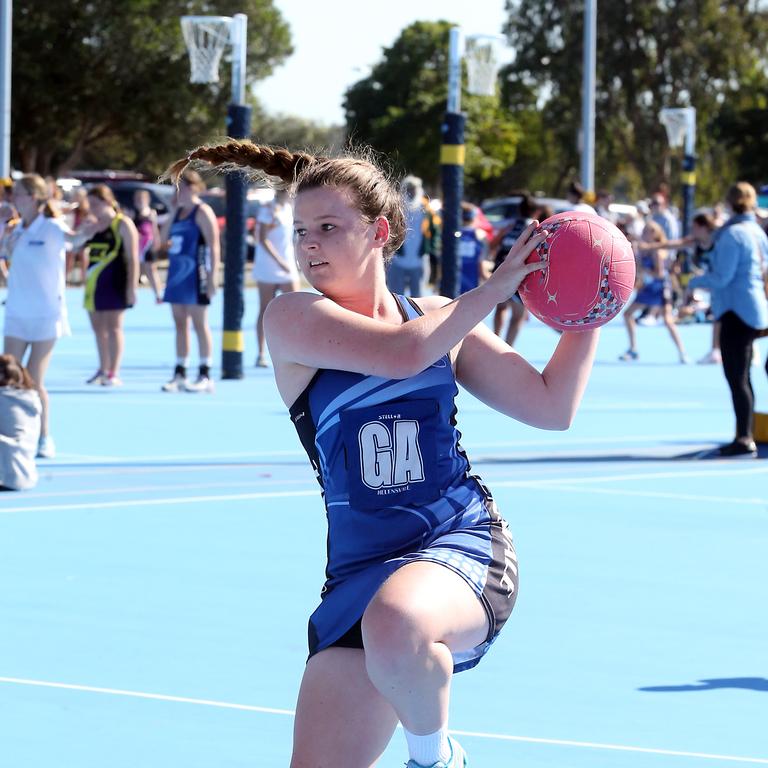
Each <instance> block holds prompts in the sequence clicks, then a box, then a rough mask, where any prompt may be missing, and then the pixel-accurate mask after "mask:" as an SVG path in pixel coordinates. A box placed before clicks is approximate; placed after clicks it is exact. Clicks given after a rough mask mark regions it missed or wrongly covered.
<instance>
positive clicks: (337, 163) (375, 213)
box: [161, 139, 406, 258]
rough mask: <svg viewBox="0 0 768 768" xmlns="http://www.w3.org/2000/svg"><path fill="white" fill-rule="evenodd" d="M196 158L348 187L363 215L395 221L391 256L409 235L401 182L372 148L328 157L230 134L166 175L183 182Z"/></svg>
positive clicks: (298, 186)
mask: <svg viewBox="0 0 768 768" xmlns="http://www.w3.org/2000/svg"><path fill="white" fill-rule="evenodd" d="M190 163H206V164H208V165H210V166H214V167H216V168H218V169H220V170H223V171H232V170H238V171H242V170H243V169H244V168H246V169H251V170H252V171H253V172H254V174H253V175H254V176H256V177H257V178H259V179H260V180H262V181H266V182H267V183H268V184H269V185H270V186H271V187H272V188H274V189H279V188H285V187H290V189H291V190H292V192H293V194H298V193H300V192H304V191H307V190H310V189H316V188H318V187H333V188H336V189H346V190H348V191H349V192H350V194H351V195H352V199H353V201H354V205H355V207H356V208H357V210H358V211H359V212H360V214H361V216H362V217H363V219H365V220H366V221H368V222H369V223H373V222H374V221H375V220H376V219H377V218H378V217H379V216H384V217H385V218H386V219H387V220H388V221H389V240H388V241H387V244H386V245H385V246H384V249H383V253H384V257H385V258H389V256H391V255H392V254H393V253H394V252H395V251H396V250H397V249H398V248H400V246H401V245H402V244H403V241H404V240H405V228H406V223H405V213H404V211H403V203H402V198H401V195H400V190H399V186H398V185H397V184H396V183H395V181H394V180H393V179H392V178H391V176H389V175H388V174H387V173H385V171H384V170H383V169H382V168H381V167H380V166H379V165H378V164H377V163H376V162H374V158H373V152H372V151H371V150H360V151H350V152H348V153H346V154H344V155H342V156H340V157H322V156H315V155H311V154H309V153H307V152H291V151H290V150H288V149H283V148H282V147H271V146H267V145H264V144H254V143H253V142H251V141H248V140H237V139H229V140H228V141H226V142H223V143H222V144H216V145H213V146H202V147H198V148H197V149H195V150H193V151H192V152H190V153H189V154H188V155H187V156H186V157H184V158H181V159H179V160H177V161H176V162H175V163H173V165H171V166H170V167H169V168H168V170H167V171H166V172H165V174H164V175H163V177H161V178H166V179H170V180H171V181H173V182H174V183H177V184H178V181H179V179H180V178H185V174H187V173H190V171H188V170H187V166H188V165H189V164H190ZM196 175H197V174H196Z"/></svg>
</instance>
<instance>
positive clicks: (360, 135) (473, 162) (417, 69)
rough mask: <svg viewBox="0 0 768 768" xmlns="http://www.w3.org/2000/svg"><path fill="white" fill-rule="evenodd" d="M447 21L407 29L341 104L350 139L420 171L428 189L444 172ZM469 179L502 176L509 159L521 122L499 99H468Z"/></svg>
mask: <svg viewBox="0 0 768 768" xmlns="http://www.w3.org/2000/svg"><path fill="white" fill-rule="evenodd" d="M451 26H453V25H452V24H450V23H449V22H447V21H438V22H424V21H419V22H415V23H414V24H411V25H410V26H408V27H406V28H405V29H404V30H403V31H402V33H401V34H400V37H398V39H397V40H396V41H395V42H394V44H393V45H392V46H391V47H390V48H385V49H384V52H383V56H382V59H381V60H380V61H379V62H378V63H377V64H376V65H375V66H374V67H373V69H372V71H371V74H370V75H369V76H368V77H366V78H364V79H362V80H360V81H358V82H357V83H355V84H354V85H352V86H351V87H350V88H349V89H348V90H347V93H346V97H345V101H344V109H345V116H346V121H347V134H348V136H349V138H350V140H351V141H352V142H353V143H355V142H362V143H366V144H370V145H371V146H372V147H374V149H376V150H378V151H380V152H382V153H385V154H386V155H388V156H389V157H391V158H392V159H393V162H394V164H395V166H396V168H397V170H398V171H400V172H402V171H407V172H409V173H415V174H417V175H418V176H421V177H422V178H423V179H424V182H425V183H426V184H427V186H432V187H434V186H436V185H437V183H438V181H439V176H440V143H441V136H440V126H441V124H442V121H443V116H444V114H445V110H446V100H447V96H448V84H447V81H448V37H449V30H450V28H451ZM462 106H463V108H464V110H465V111H466V112H467V114H468V120H467V127H466V136H465V142H466V146H467V156H466V165H465V173H466V177H467V182H468V184H472V183H475V182H477V183H480V182H482V181H484V180H487V179H491V178H494V177H496V176H499V175H500V174H501V173H502V172H503V171H504V169H505V168H506V167H507V166H508V165H510V163H512V161H513V160H514V157H515V150H516V146H517V141H518V138H519V130H518V126H517V123H515V121H514V120H512V119H510V117H509V115H508V113H507V112H506V111H505V110H503V109H501V107H500V103H499V99H498V97H496V96H465V97H464V99H463V104H462Z"/></svg>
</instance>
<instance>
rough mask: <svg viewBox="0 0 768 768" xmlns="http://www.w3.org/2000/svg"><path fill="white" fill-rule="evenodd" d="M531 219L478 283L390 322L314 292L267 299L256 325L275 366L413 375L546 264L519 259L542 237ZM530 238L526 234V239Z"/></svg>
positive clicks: (464, 334)
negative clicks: (259, 325)
mask: <svg viewBox="0 0 768 768" xmlns="http://www.w3.org/2000/svg"><path fill="white" fill-rule="evenodd" d="M535 226H536V222H534V223H533V224H531V226H530V227H529V228H528V229H527V230H526V231H525V232H524V233H523V236H521V237H520V239H519V240H518V241H517V243H516V244H515V245H514V246H513V247H512V249H511V250H510V254H509V256H508V257H507V259H506V260H505V261H504V264H502V265H501V266H500V267H499V269H497V270H496V272H494V273H493V276H492V277H491V279H490V280H488V281H487V282H486V283H484V284H483V285H481V286H479V287H478V288H475V289H473V290H471V291H468V292H467V293H465V294H463V295H461V296H459V297H458V298H457V299H454V300H453V301H449V300H447V299H446V302H447V303H446V304H445V305H444V306H440V307H437V308H435V309H434V310H433V311H430V312H428V313H427V314H425V315H424V316H422V317H418V318H416V319H414V320H410V321H409V322H407V323H402V324H398V325H394V324H390V323H384V322H380V321H378V320H374V319H372V318H370V317H366V316H364V315H361V314H359V313H357V312H353V311H352V310H349V309H345V308H344V307H342V306H340V305H339V304H337V303H336V302H334V301H332V300H330V299H327V298H325V297H323V296H318V295H316V294H310V293H304V292H294V293H287V294H282V295H281V296H278V297H277V299H274V300H273V301H271V302H270V303H269V304H268V305H267V310H266V313H265V316H264V329H265V331H266V335H267V343H268V344H269V351H270V356H271V357H272V360H273V362H275V363H276V370H277V369H278V366H279V365H280V364H281V363H282V364H287V365H290V364H292V363H293V364H297V365H301V366H305V367H307V368H335V369H338V370H343V371H352V372H355V373H363V374H367V375H372V376H382V377H386V378H394V379H403V378H407V377H408V376H413V375H415V374H417V373H419V372H420V371H422V370H424V369H425V368H427V367H428V366H430V365H431V364H432V363H434V362H436V361H437V360H439V359H440V358H441V357H442V356H443V355H445V354H446V353H447V352H448V351H449V350H451V349H453V347H455V346H456V345H457V344H458V343H459V342H460V341H461V340H462V339H463V338H464V337H465V336H466V335H467V334H468V333H469V332H470V331H471V330H472V329H473V328H474V327H475V326H476V325H477V324H478V323H481V322H482V321H483V320H484V319H485V317H487V315H488V314H489V312H491V310H492V309H493V308H494V307H495V306H496V305H497V304H498V303H499V302H501V301H505V300H506V299H507V298H508V297H509V296H511V295H512V294H514V293H515V291H516V290H517V288H518V286H519V285H520V283H521V282H522V280H523V279H524V278H525V277H526V276H527V275H529V274H530V273H532V272H535V271H537V270H540V269H543V268H545V267H546V264H547V263H546V262H543V261H536V262H533V263H531V264H526V263H525V259H526V257H527V256H528V255H529V254H530V253H531V251H532V250H533V249H534V248H536V246H538V245H539V244H540V243H541V242H543V240H544V239H545V238H546V236H547V234H548V233H547V232H546V231H543V232H541V233H539V234H537V235H534V236H532V233H533V231H534V229H535ZM529 237H530V239H529Z"/></svg>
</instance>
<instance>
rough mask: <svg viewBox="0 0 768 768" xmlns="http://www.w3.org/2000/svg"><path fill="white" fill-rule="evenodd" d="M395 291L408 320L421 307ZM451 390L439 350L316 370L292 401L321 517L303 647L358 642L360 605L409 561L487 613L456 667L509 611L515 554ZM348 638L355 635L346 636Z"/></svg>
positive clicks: (476, 655) (478, 653) (479, 652)
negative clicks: (322, 546)
mask: <svg viewBox="0 0 768 768" xmlns="http://www.w3.org/2000/svg"><path fill="white" fill-rule="evenodd" d="M395 298H396V299H397V302H398V306H399V308H400V312H401V313H402V315H403V320H404V321H407V320H410V319H413V318H415V317H417V316H418V315H420V314H422V313H421V311H420V310H419V308H418V307H417V306H416V304H414V303H413V302H411V301H410V300H407V299H405V298H404V297H402V296H396V297H395ZM457 394H458V390H457V387H456V381H455V378H454V375H453V369H452V367H451V361H450V358H449V357H448V355H445V356H444V357H442V358H440V360H438V361H437V362H436V363H434V364H433V365H431V366H430V367H429V368H427V369H425V370H424V371H422V372H421V373H419V374H417V375H416V376H412V377H410V378H408V379H385V378H381V377H378V376H365V375H363V374H359V373H350V372H347V371H337V370H331V369H320V370H318V371H317V373H316V374H315V376H314V377H313V379H312V381H311V382H310V383H309V384H308V385H307V387H306V389H305V390H304V392H302V394H301V395H300V396H299V397H298V398H297V399H296V401H295V402H294V404H293V405H292V406H291V408H290V416H291V420H292V421H293V423H294V425H295V427H296V430H297V432H298V433H299V438H300V440H301V442H302V445H303V446H304V449H305V450H306V452H307V455H308V456H309V459H310V462H311V463H312V466H313V468H314V470H315V473H316V475H317V479H318V482H319V483H320V486H321V488H322V492H323V499H324V502H325V508H326V516H327V520H328V562H327V567H326V581H325V585H324V587H323V590H322V594H321V602H320V605H319V606H318V608H317V609H316V610H315V612H314V613H313V614H312V616H311V617H310V620H309V652H310V656H312V655H313V654H315V653H317V652H318V651H321V650H323V649H324V648H328V647H330V646H333V645H347V646H349V645H353V646H355V647H362V642H361V640H360V635H359V622H360V619H361V617H362V615H363V612H364V611H365V608H366V606H367V605H368V603H369V602H370V600H371V598H372V597H373V596H374V594H375V593H376V592H377V590H378V589H379V587H380V586H381V584H382V583H383V582H384V581H385V580H386V579H387V578H388V577H389V576H390V575H391V574H392V573H393V572H394V571H395V570H397V569H398V568H400V567H401V566H403V565H405V564H407V563H411V562H414V561H422V560H426V561H430V562H436V563H440V564H442V565H444V566H445V567H446V568H449V569H451V570H452V571H454V572H455V573H457V574H459V575H460V576H461V577H462V578H463V579H464V580H465V581H466V582H467V583H468V584H469V586H470V587H471V588H472V589H473V590H474V591H475V593H476V594H477V595H478V598H479V599H480V601H481V603H482V605H483V607H484V609H485V611H486V614H487V616H488V622H489V626H490V629H489V632H488V636H487V638H486V639H485V641H484V642H483V643H482V644H481V645H479V646H477V647H476V648H474V649H472V650H471V651H469V652H466V653H462V654H461V655H460V656H459V655H454V669H455V670H456V671H460V670H463V669H469V668H470V667H473V666H474V665H475V664H477V663H478V661H479V660H480V658H481V657H482V656H483V654H484V653H485V652H486V650H487V649H488V647H489V646H490V644H491V643H492V642H493V640H494V639H495V638H496V636H497V635H498V633H499V631H500V630H501V627H502V626H503V625H504V622H505V621H506V620H507V618H508V617H509V615H510V613H511V611H512V607H513V605H514V602H515V598H516V596H517V558H516V556H515V550H514V547H513V544H512V538H511V536H510V533H509V530H508V528H507V524H506V522H505V521H504V520H503V519H502V517H501V516H500V515H499V513H498V511H497V509H496V505H495V503H494V501H493V499H492V497H491V495H490V493H489V492H488V490H487V489H486V488H485V487H484V486H483V485H482V483H481V482H480V480H479V479H478V478H477V477H475V476H473V475H472V474H471V472H470V465H469V461H468V459H467V457H466V455H465V454H464V451H463V450H462V448H461V446H460V445H459V438H460V434H459V432H458V430H457V429H456V422H455V415H456V406H455V404H454V398H455V396H456V395H457ZM350 636H356V637H357V638H358V639H357V641H356V642H353V643H348V642H346V640H345V639H346V638H349V637H350Z"/></svg>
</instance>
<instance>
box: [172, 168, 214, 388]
mask: <svg viewBox="0 0 768 768" xmlns="http://www.w3.org/2000/svg"><path fill="white" fill-rule="evenodd" d="M204 189H205V183H204V182H203V180H202V178H201V177H200V174H199V173H195V171H191V170H190V171H186V172H185V173H183V174H182V175H181V177H180V178H179V180H178V193H177V208H176V212H175V214H174V215H173V216H172V217H171V219H170V220H169V226H170V232H166V236H165V237H163V242H165V241H169V246H168V276H167V279H166V283H165V294H164V296H163V300H164V301H167V302H168V303H169V304H170V305H171V312H172V313H173V322H174V324H175V325H176V368H175V369H174V372H173V378H172V379H171V380H170V381H168V382H167V383H165V384H163V387H162V388H163V391H164V392H182V391H186V392H213V389H214V387H213V379H211V359H212V358H211V355H212V350H213V339H212V338H211V329H210V326H209V325H208V305H209V304H210V303H211V299H212V298H213V295H214V294H215V293H216V273H217V271H218V267H219V225H218V223H217V221H216V215H215V214H214V212H213V210H212V209H211V207H210V206H209V205H206V204H205V203H204V202H203V201H202V200H201V199H200V193H201V192H202V191H203V190H204ZM190 321H191V322H192V326H193V327H194V329H195V334H196V335H197V347H198V350H199V353H200V367H199V370H198V376H197V379H196V380H195V381H193V382H191V381H187V360H188V358H189V323H190Z"/></svg>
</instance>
